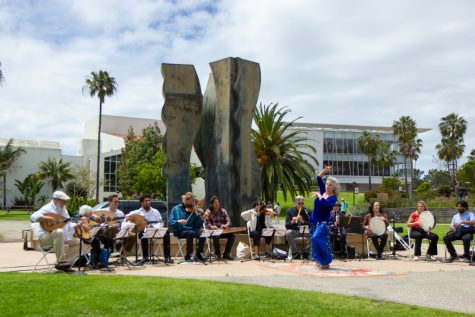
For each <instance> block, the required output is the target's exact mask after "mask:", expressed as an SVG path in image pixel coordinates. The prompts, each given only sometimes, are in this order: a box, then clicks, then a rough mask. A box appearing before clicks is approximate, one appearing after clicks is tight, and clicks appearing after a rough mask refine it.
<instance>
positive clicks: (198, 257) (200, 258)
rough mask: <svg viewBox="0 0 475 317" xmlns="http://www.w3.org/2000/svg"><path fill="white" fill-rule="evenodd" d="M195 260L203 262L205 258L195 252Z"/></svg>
mask: <svg viewBox="0 0 475 317" xmlns="http://www.w3.org/2000/svg"><path fill="white" fill-rule="evenodd" d="M196 260H198V261H201V262H204V261H205V258H203V256H202V255H201V253H199V252H198V253H197V254H196Z"/></svg>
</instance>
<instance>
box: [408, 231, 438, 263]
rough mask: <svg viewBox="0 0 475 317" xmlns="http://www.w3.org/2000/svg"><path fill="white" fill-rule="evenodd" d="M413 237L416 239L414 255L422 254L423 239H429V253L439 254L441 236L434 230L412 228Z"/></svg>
mask: <svg viewBox="0 0 475 317" xmlns="http://www.w3.org/2000/svg"><path fill="white" fill-rule="evenodd" d="M411 239H414V240H416V244H415V246H414V256H420V255H421V245H422V239H428V240H429V241H430V242H429V249H427V254H428V255H437V241H439V236H438V235H437V234H435V233H433V232H426V231H425V230H424V229H422V228H417V229H411Z"/></svg>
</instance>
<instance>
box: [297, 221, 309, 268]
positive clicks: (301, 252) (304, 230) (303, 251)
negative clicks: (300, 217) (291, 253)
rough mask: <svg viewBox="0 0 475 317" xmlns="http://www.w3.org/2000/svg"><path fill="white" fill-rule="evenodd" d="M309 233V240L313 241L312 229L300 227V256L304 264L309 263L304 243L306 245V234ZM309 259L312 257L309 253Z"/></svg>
mask: <svg viewBox="0 0 475 317" xmlns="http://www.w3.org/2000/svg"><path fill="white" fill-rule="evenodd" d="M306 233H308V235H309V239H311V237H310V227H309V226H307V225H303V226H300V227H299V235H300V237H301V238H302V243H301V244H300V254H301V256H302V263H305V262H308V261H309V258H305V256H304V254H305V253H306V252H305V250H306V248H305V246H304V243H305V234H306ZM307 253H308V255H309V257H310V253H309V252H307Z"/></svg>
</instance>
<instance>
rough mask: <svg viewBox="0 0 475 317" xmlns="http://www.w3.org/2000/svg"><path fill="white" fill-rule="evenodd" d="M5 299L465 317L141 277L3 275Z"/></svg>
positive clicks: (45, 304)
mask: <svg viewBox="0 0 475 317" xmlns="http://www.w3.org/2000/svg"><path fill="white" fill-rule="evenodd" d="M0 298H2V301H0V311H1V313H0V314H1V315H2V316H105V317H106V316H223V315H225V316H255V315H256V314H259V315H261V316H297V315H300V316H301V315H303V316H329V317H330V316H348V315H351V316H365V317H369V316H377V317H380V316H388V315H390V316H392V317H397V316H402V317H407V316H464V314H461V313H454V312H448V311H443V310H437V309H431V308H423V307H418V306H414V305H403V304H396V303H389V302H382V301H376V300H372V299H364V298H356V297H349V296H342V295H334V294H323V293H319V292H310V291H299V290H289V289H281V288H270V287H263V286H256V285H241V284H235V283H222V282H211V281H198V280H184V279H169V278H161V277H141V276H91V275H88V276H76V275H65V274H41V273H40V274H21V273H0ZM466 316H468V315H466Z"/></svg>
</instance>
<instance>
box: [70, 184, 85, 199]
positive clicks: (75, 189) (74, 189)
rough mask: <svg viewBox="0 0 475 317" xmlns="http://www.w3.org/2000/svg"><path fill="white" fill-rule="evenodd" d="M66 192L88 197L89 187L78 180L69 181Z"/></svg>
mask: <svg viewBox="0 0 475 317" xmlns="http://www.w3.org/2000/svg"><path fill="white" fill-rule="evenodd" d="M66 193H67V194H68V195H69V196H71V197H75V196H78V197H86V198H87V197H88V192H87V188H86V187H85V186H84V185H82V184H81V183H79V182H77V181H72V182H69V183H68V184H67V185H66Z"/></svg>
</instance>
